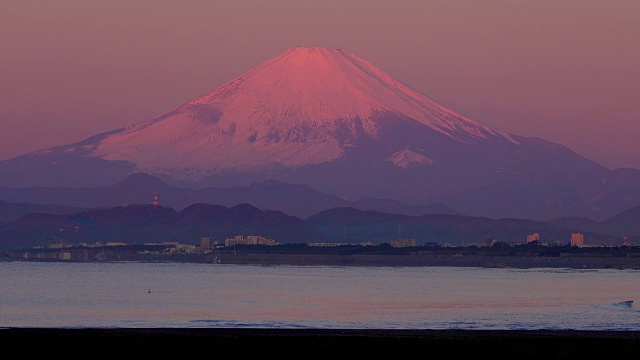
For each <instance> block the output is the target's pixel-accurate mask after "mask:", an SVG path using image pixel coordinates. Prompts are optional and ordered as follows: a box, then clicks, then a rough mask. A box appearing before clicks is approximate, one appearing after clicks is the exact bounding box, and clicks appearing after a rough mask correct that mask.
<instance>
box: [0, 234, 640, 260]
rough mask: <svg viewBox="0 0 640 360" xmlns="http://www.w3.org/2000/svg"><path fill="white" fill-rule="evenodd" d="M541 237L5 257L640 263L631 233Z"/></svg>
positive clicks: (254, 238) (266, 243)
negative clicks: (609, 241) (614, 241)
mask: <svg viewBox="0 0 640 360" xmlns="http://www.w3.org/2000/svg"><path fill="white" fill-rule="evenodd" d="M540 240H541V239H540V235H539V234H537V233H535V234H531V235H529V236H527V239H526V241H523V242H522V243H502V242H498V241H496V240H492V241H488V242H483V243H473V244H467V245H464V246H453V245H449V244H443V245H439V244H437V243H435V242H428V243H422V244H418V243H417V242H416V240H415V239H413V238H409V239H391V240H390V241H389V242H386V243H381V244H373V243H370V242H363V243H358V244H350V243H339V242H319V243H308V244H307V243H297V244H279V243H278V242H277V241H275V240H274V239H270V238H267V237H264V236H261V235H237V236H234V237H230V238H227V239H225V240H224V241H219V240H213V239H212V238H211V237H201V238H200V239H199V243H198V244H184V243H179V242H160V243H143V244H135V243H125V242H106V243H101V242H95V243H84V242H82V243H77V244H76V243H68V242H64V241H61V242H56V243H51V244H49V245H48V246H46V247H43V246H37V247H33V248H27V249H15V250H11V251H6V252H5V253H3V254H1V255H0V259H1V260H5V261H11V260H13V261H18V260H21V261H61V262H115V261H140V262H171V261H174V262H203V263H212V264H224V263H227V264H263V265H363V266H481V267H573V268H618V269H640V247H638V246H635V245H631V244H629V243H628V242H627V241H626V238H625V240H624V242H623V243H622V245H620V246H604V245H598V244H591V245H589V244H585V243H584V235H583V234H580V233H574V234H572V235H571V238H570V241H569V242H567V243H564V244H561V243H544V242H542V241H540Z"/></svg>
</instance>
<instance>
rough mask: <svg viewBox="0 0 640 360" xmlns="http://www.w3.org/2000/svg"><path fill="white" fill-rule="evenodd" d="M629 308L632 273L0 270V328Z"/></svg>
mask: <svg viewBox="0 0 640 360" xmlns="http://www.w3.org/2000/svg"><path fill="white" fill-rule="evenodd" d="M627 300H636V303H635V304H633V305H632V306H626V305H624V304H622V302H624V301H627ZM639 309H640V271H633V270H614V269H612V270H571V269H530V270H522V269H485V268H458V267H455V268H450V267H380V268H375V267H323V266H319V267H300V266H247V265H216V264H183V263H128V262H127V263H46V262H19V261H18V262H0V327H92V328H97V327H145V328H148V327H177V328H193V327H260V328H278V327H286V328H292V327H301V328H361V329H366V328H373V329H521V330H531V329H577V330H640V310H639Z"/></svg>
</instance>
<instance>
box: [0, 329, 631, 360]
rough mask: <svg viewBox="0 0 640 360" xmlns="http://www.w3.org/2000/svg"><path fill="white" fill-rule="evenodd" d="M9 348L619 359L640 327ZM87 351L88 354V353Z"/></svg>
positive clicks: (37, 335) (33, 333)
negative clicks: (620, 329)
mask: <svg viewBox="0 0 640 360" xmlns="http://www.w3.org/2000/svg"><path fill="white" fill-rule="evenodd" d="M0 339H2V342H3V344H4V345H5V349H6V348H7V346H8V345H11V344H26V343H29V344H34V345H37V346H34V347H33V348H32V349H30V351H39V350H42V351H44V352H47V353H51V352H52V351H54V349H55V352H61V353H63V354H64V353H67V354H69V355H71V356H73V355H74V353H75V354H78V353H77V352H75V351H73V349H76V350H78V351H79V350H80V349H92V351H95V352H97V353H99V354H100V355H104V356H111V355H120V356H123V355H127V356H130V355H138V356H143V357H144V358H151V357H155V356H163V357H164V356H166V355H170V354H171V355H172V354H176V355H189V354H194V355H195V354H199V355H200V356H203V355H204V356H205V357H219V356H221V355H225V357H226V355H230V356H260V357H262V356H266V355H269V357H271V356H275V357H277V358H283V357H285V358H287V357H292V358H293V357H296V358H305V357H309V356H311V355H313V356H312V357H313V358H318V357H319V356H323V357H324V356H333V357H337V356H343V355H347V354H354V355H355V354H357V355H359V356H375V355H378V356H380V355H383V354H393V355H394V357H395V356H403V355H407V356H409V355H413V356H419V357H431V356H442V355H446V356H447V357H449V356H454V357H457V356H478V355H488V356H492V357H496V356H497V357H503V356H505V357H506V356H509V357H511V356H513V357H515V358H518V359H533V358H545V359H550V358H560V357H565V356H571V357H572V358H573V357H574V356H584V357H586V358H599V357H602V358H612V356H621V355H637V354H638V351H640V332H637V331H629V332H627V331H571V330H561V331H556V330H535V331H530V330H527V331H511V330H509V331H506V330H504V331H503V330H386V329H385V330H375V329H261V328H189V329H184V328H180V329H177V328H175V329H174V328H151V329H141V328H117V329H115V328H104V329H102V328H101V329H96V328H91V329H79V328H73V329H53V328H5V329H0ZM81 354H83V356H85V355H86V353H81Z"/></svg>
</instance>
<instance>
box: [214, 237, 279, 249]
mask: <svg viewBox="0 0 640 360" xmlns="http://www.w3.org/2000/svg"><path fill="white" fill-rule="evenodd" d="M277 244H278V243H277V242H276V241H275V240H273V239H267V238H266V237H264V236H259V235H247V236H242V235H237V236H236V237H234V238H230V239H226V240H225V241H224V245H225V246H233V245H277Z"/></svg>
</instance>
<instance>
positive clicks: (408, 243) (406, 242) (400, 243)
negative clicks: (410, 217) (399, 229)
mask: <svg viewBox="0 0 640 360" xmlns="http://www.w3.org/2000/svg"><path fill="white" fill-rule="evenodd" d="M391 246H393V247H396V248H400V247H412V246H416V239H393V240H391Z"/></svg>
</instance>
